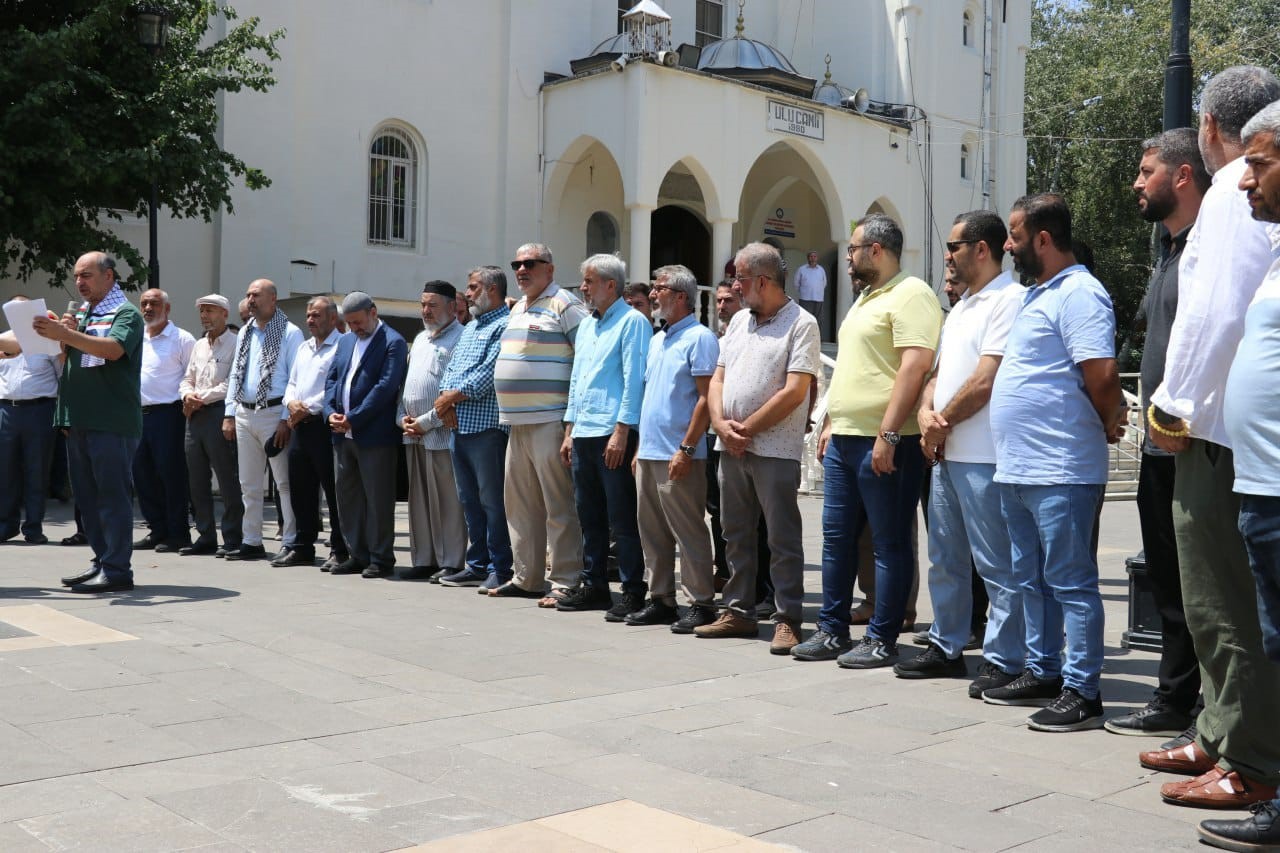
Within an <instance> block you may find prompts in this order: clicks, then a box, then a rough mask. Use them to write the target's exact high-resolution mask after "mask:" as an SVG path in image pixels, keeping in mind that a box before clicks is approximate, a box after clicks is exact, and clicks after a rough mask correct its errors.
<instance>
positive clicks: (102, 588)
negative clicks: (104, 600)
mask: <svg viewBox="0 0 1280 853" xmlns="http://www.w3.org/2000/svg"><path fill="white" fill-rule="evenodd" d="M131 589H133V581H132V580H114V581H113V580H109V579H108V578H107V576H106V574H104V573H102V572H98V574H97V575H95V576H94V577H93V578H92V579H91V580H87V581H85V582H84V583H78V584H76V585H75V586H72V587H70V588H69V589H68V590H67V591H68V592H78V593H83V594H85V595H94V594H96V593H99V592H128V591H129V590H131Z"/></svg>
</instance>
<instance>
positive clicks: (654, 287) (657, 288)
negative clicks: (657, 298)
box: [649, 284, 684, 293]
mask: <svg viewBox="0 0 1280 853" xmlns="http://www.w3.org/2000/svg"><path fill="white" fill-rule="evenodd" d="M649 290H650V292H652V293H664V292H666V291H668V290H675V288H674V287H667V286H666V285H665V284H651V285H649ZM676 292H677V293H683V292H684V291H676Z"/></svg>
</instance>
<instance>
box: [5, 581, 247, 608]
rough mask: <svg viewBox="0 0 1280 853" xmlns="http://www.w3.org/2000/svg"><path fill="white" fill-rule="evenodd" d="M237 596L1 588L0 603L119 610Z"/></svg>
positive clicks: (209, 590) (169, 589)
mask: <svg viewBox="0 0 1280 853" xmlns="http://www.w3.org/2000/svg"><path fill="white" fill-rule="evenodd" d="M238 595H240V593H239V592H236V591H235V590H233V589H222V588H221V587H216V586H169V585H167V584H143V585H139V586H136V587H134V588H133V589H132V590H130V591H129V592H108V593H103V594H102V595H97V596H93V595H80V594H77V593H73V592H67V591H66V590H65V589H63V588H62V587H56V588H50V587H38V586H26V587H0V600H10V599H12V600H21V599H40V600H43V601H85V600H91V599H94V598H105V599H107V600H109V601H110V602H111V604H113V605H116V606H122V607H155V606H157V605H161V604H184V603H187V602H191V601H212V600H215V599H219V598H234V597H236V596H238Z"/></svg>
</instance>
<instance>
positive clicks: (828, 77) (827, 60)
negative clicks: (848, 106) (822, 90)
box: [822, 53, 831, 84]
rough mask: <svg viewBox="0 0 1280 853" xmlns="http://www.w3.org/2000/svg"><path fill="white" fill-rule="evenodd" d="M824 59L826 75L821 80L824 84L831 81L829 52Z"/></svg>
mask: <svg viewBox="0 0 1280 853" xmlns="http://www.w3.org/2000/svg"><path fill="white" fill-rule="evenodd" d="M824 61H825V62H826V63H827V76H826V77H824V78H823V80H822V82H823V83H824V84H826V83H830V82H831V54H829V53H828V54H827V56H826V58H825V60H824Z"/></svg>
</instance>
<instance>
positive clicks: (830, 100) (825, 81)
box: [813, 53, 854, 107]
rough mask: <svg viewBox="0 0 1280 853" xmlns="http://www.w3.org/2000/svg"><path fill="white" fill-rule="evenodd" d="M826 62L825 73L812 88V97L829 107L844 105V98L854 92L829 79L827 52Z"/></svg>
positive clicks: (829, 66) (829, 58)
mask: <svg viewBox="0 0 1280 853" xmlns="http://www.w3.org/2000/svg"><path fill="white" fill-rule="evenodd" d="M826 62H827V73H826V75H825V76H824V77H823V78H822V82H821V83H819V84H818V86H817V88H816V89H814V90H813V99H814V100H815V101H817V102H818V103H821V104H826V105H827V106H831V107H841V106H844V102H845V99H846V98H848V97H850V96H852V95H853V94H854V93H853V91H852V90H850V89H847V88H845V87H844V86H841V85H840V84H839V83H837V82H836V81H835V80H832V79H831V54H829V53H828V54H827V58H826Z"/></svg>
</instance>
